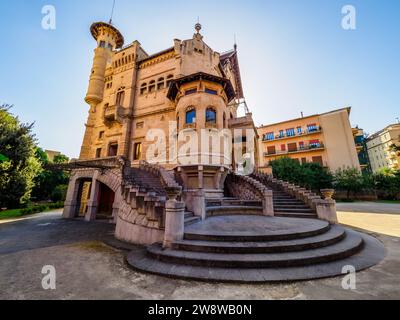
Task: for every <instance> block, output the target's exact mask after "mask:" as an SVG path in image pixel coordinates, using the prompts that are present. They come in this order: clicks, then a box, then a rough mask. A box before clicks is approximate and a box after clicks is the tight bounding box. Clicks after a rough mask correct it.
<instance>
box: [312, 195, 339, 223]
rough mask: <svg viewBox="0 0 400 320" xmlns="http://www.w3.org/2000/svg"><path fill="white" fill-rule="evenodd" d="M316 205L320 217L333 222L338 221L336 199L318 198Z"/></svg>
mask: <svg viewBox="0 0 400 320" xmlns="http://www.w3.org/2000/svg"><path fill="white" fill-rule="evenodd" d="M316 207H317V215H318V218H319V219H321V220H325V221H328V222H330V223H333V224H335V223H338V218H337V212H336V201H335V200H318V201H316Z"/></svg>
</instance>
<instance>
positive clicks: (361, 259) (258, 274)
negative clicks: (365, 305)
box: [127, 230, 386, 283]
mask: <svg viewBox="0 0 400 320" xmlns="http://www.w3.org/2000/svg"><path fill="white" fill-rule="evenodd" d="M346 232H348V233H349V234H357V235H359V236H360V237H362V238H363V240H364V248H362V249H361V251H360V252H359V253H357V254H355V255H353V256H351V257H348V258H345V259H341V260H337V261H332V262H327V263H320V264H315V265H308V266H301V267H288V268H275V269H273V268H268V269H244V268H241V269H232V268H209V267H197V266H189V265H180V264H172V263H166V262H162V261H157V260H154V259H152V258H151V257H148V256H147V253H146V249H143V248H135V249H134V250H133V251H131V252H130V253H129V254H128V256H127V262H128V264H129V265H130V266H131V267H132V268H133V269H135V270H139V271H143V272H147V273H151V274H156V275H161V276H167V277H172V278H179V279H185V280H199V281H208V282H210V281H215V282H228V283H268V282H271V283H273V282H285V281H302V280H311V279H320V278H327V277H334V276H343V273H342V270H343V266H346V265H351V266H354V268H355V269H356V271H361V270H364V269H366V268H369V267H372V266H373V265H376V264H378V263H379V262H380V261H382V260H383V259H384V257H385V253H386V252H385V249H384V247H383V245H382V244H381V243H380V242H379V241H378V240H377V239H375V238H373V237H371V236H368V235H365V234H361V233H358V232H355V231H350V230H346Z"/></svg>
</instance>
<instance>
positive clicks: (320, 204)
mask: <svg viewBox="0 0 400 320" xmlns="http://www.w3.org/2000/svg"><path fill="white" fill-rule="evenodd" d="M253 176H254V177H256V178H257V179H258V180H260V181H262V182H264V183H266V184H269V185H272V186H275V187H277V188H279V189H281V190H283V191H285V192H286V193H288V194H290V195H291V196H293V197H295V198H296V199H298V200H301V201H303V202H304V203H306V204H307V205H308V206H309V207H310V208H312V209H313V210H315V211H316V212H317V215H318V217H319V218H320V219H323V220H327V221H329V222H331V223H337V221H338V220H337V213H336V202H335V201H334V200H332V199H322V198H321V196H319V195H317V194H315V193H314V192H312V191H311V190H308V189H306V188H302V187H300V186H296V185H295V184H293V183H289V182H286V181H283V180H279V179H275V178H273V177H272V176H271V175H267V174H264V173H262V172H255V173H254V174H253Z"/></svg>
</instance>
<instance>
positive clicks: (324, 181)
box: [270, 158, 333, 190]
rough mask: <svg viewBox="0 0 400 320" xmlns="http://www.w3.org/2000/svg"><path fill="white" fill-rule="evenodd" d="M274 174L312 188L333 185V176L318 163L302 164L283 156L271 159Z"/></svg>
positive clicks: (316, 188) (279, 177)
mask: <svg viewBox="0 0 400 320" xmlns="http://www.w3.org/2000/svg"><path fill="white" fill-rule="evenodd" d="M270 165H271V166H272V170H273V174H274V176H275V177H276V178H278V179H281V180H284V181H288V182H291V183H294V184H296V185H299V186H302V187H305V188H307V189H311V190H320V189H325V188H331V187H332V181H333V176H332V174H331V173H330V172H329V171H328V170H327V169H326V168H324V167H322V166H321V165H319V164H318V163H305V164H300V162H299V161H296V160H293V159H291V158H281V159H278V160H274V161H271V163H270Z"/></svg>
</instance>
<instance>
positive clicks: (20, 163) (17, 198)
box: [0, 105, 41, 207]
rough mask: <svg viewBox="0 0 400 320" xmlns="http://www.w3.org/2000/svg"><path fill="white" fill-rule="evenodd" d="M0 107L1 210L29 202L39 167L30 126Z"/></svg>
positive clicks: (3, 106) (31, 125) (6, 106)
mask: <svg viewBox="0 0 400 320" xmlns="http://www.w3.org/2000/svg"><path fill="white" fill-rule="evenodd" d="M10 109H11V106H9V105H2V106H0V154H1V159H0V207H17V206H20V205H21V204H25V203H27V202H28V201H29V199H30V194H31V191H32V188H33V186H34V179H35V177H36V176H37V175H38V174H39V173H40V172H41V166H40V162H39V161H38V159H37V158H36V157H35V142H36V140H35V136H34V134H33V133H32V128H33V124H24V123H21V122H20V121H19V119H18V117H15V116H14V115H12V114H11V113H10Z"/></svg>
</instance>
